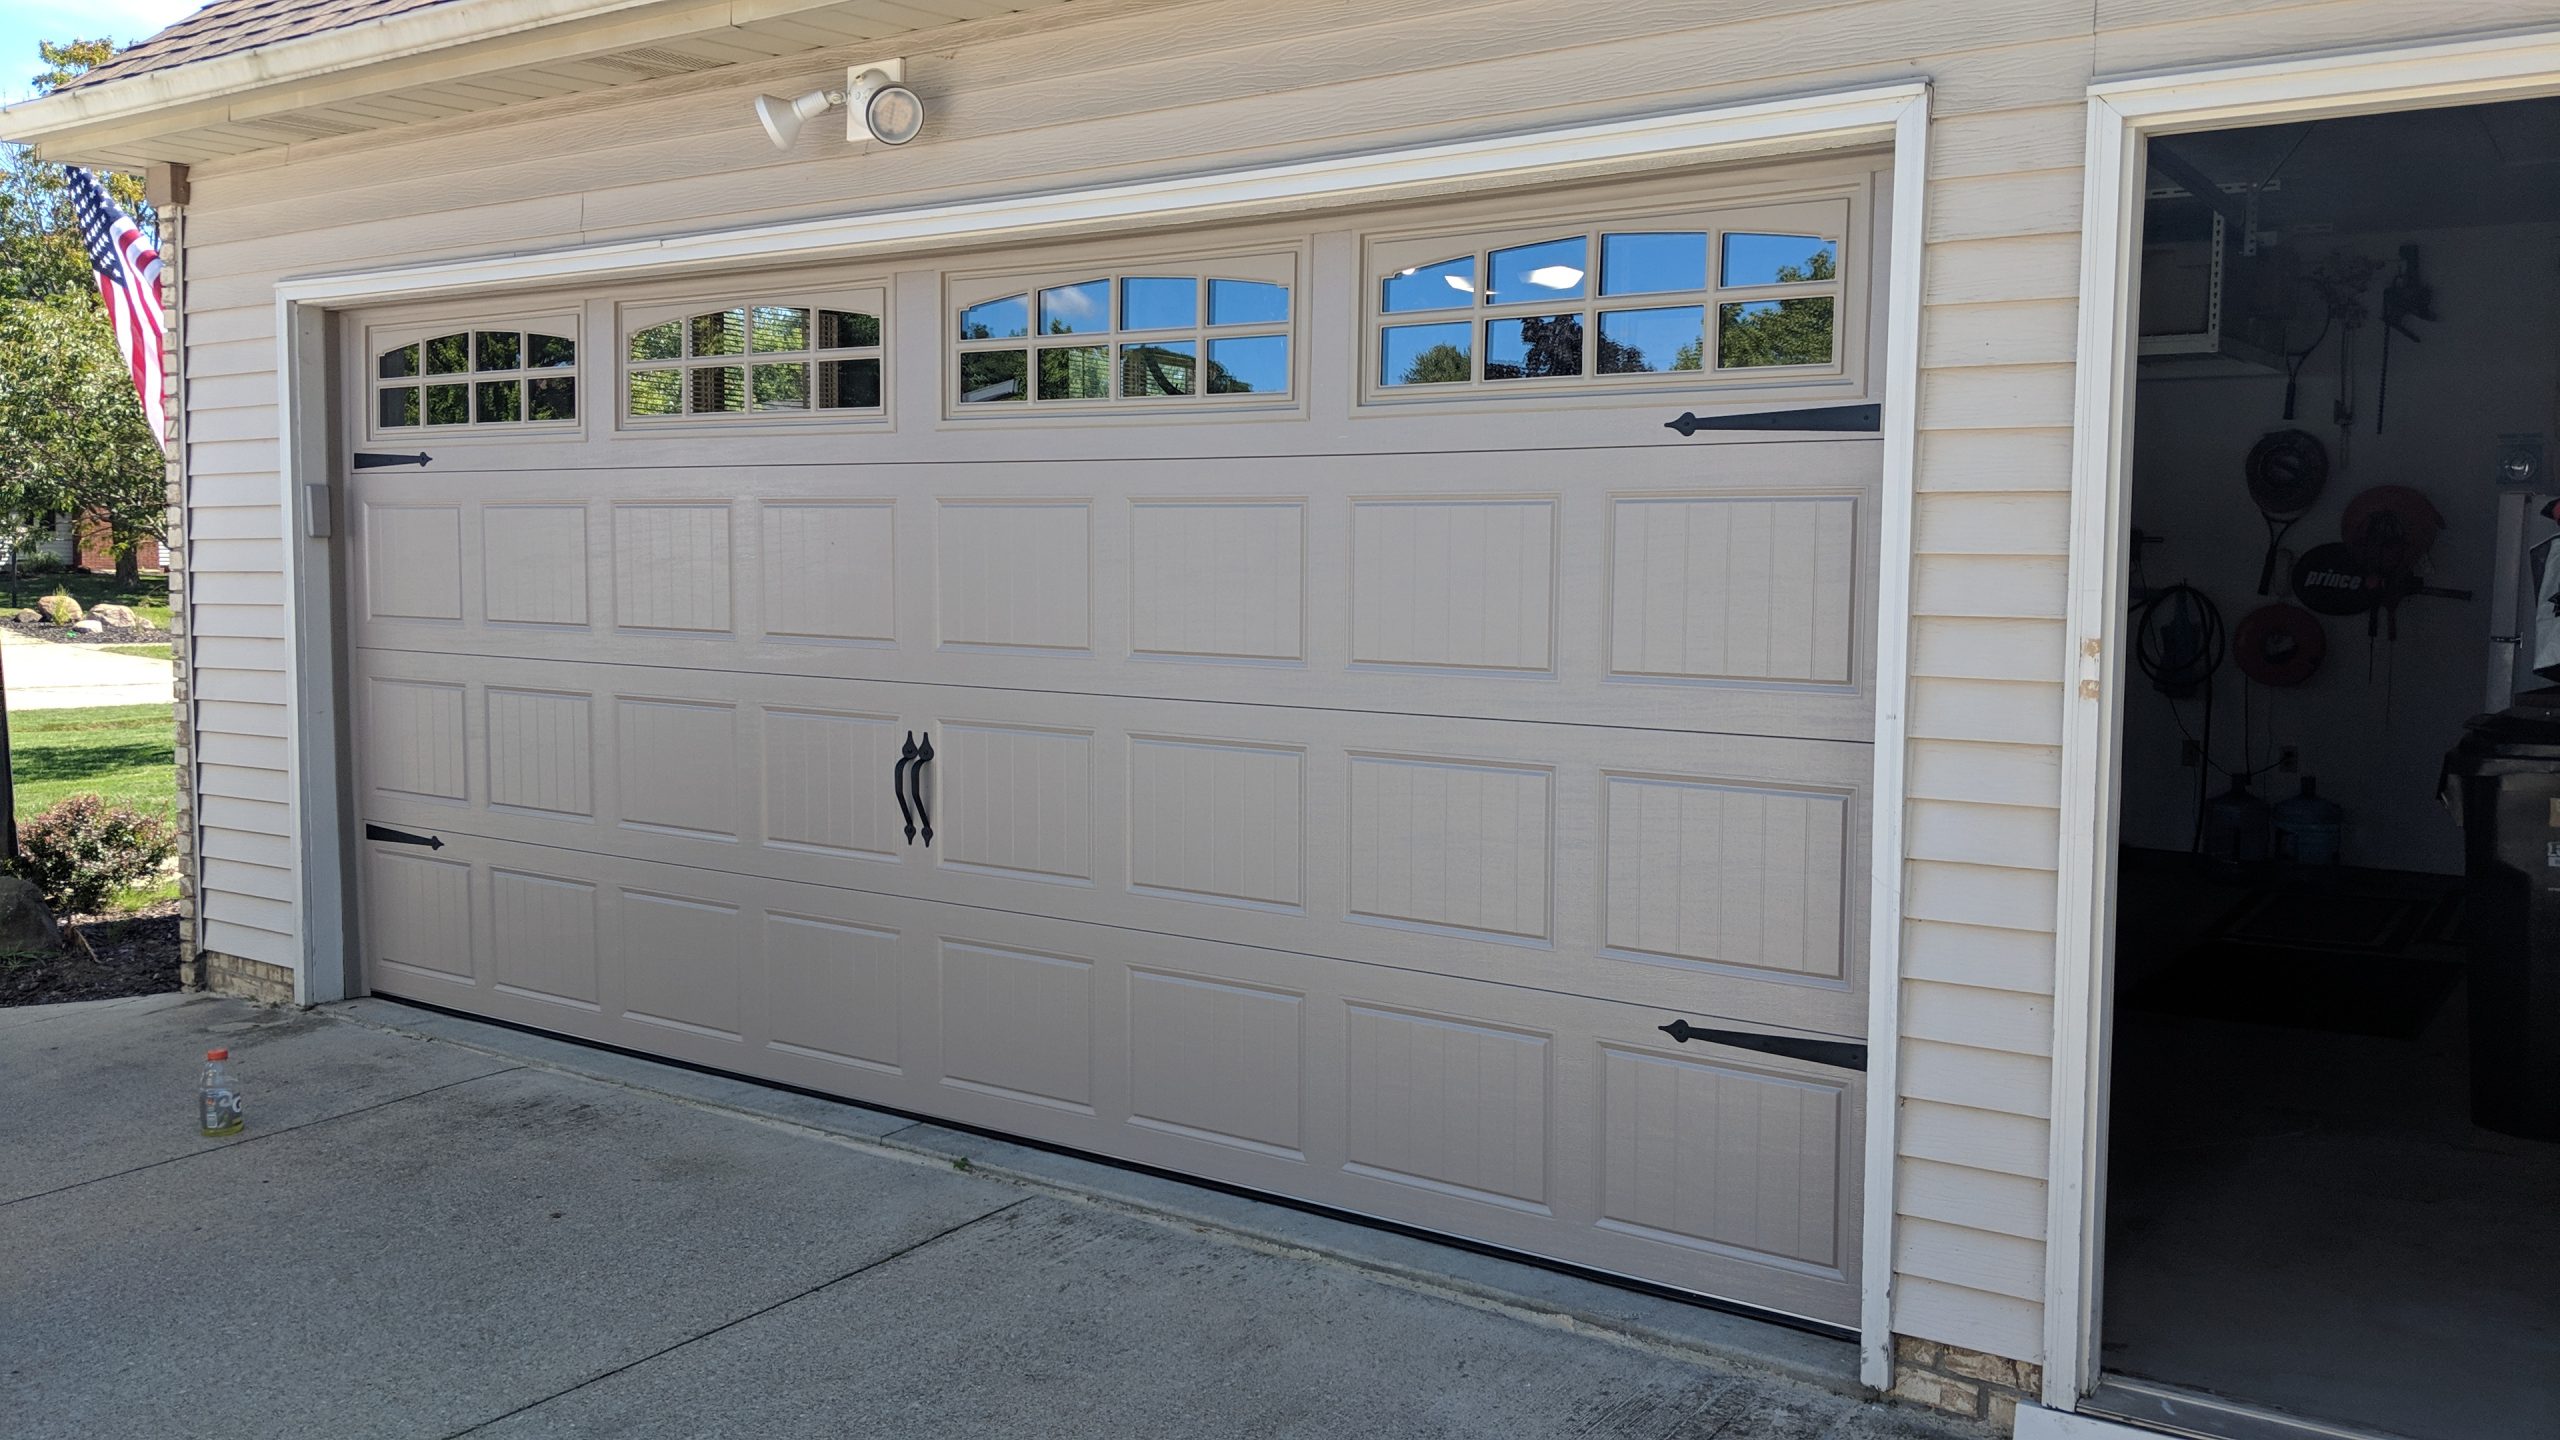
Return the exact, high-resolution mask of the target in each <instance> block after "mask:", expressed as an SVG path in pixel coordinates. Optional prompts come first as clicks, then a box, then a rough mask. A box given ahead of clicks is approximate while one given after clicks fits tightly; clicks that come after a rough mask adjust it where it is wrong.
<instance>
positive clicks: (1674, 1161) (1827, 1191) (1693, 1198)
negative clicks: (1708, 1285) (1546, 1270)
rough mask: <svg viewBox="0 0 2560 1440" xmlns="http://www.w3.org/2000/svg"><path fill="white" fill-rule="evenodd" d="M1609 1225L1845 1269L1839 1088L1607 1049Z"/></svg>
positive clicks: (1605, 1189) (1604, 1170)
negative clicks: (1843, 1257) (1841, 1232)
mask: <svg viewBox="0 0 2560 1440" xmlns="http://www.w3.org/2000/svg"><path fill="white" fill-rule="evenodd" d="M1602 1054H1603V1056H1604V1057H1605V1058H1604V1060H1603V1070H1602V1077H1601V1083H1602V1088H1603V1091H1604V1100H1603V1105H1604V1109H1605V1113H1604V1115H1603V1117H1602V1121H1601V1125H1602V1141H1601V1143H1602V1147H1603V1149H1602V1165H1601V1174H1602V1179H1601V1197H1600V1201H1601V1204H1600V1209H1601V1214H1602V1216H1603V1217H1605V1218H1603V1220H1602V1221H1601V1223H1602V1224H1603V1225H1605V1226H1610V1227H1614V1228H1620V1229H1627V1230H1632V1231H1635V1232H1638V1233H1641V1234H1644V1235H1646V1236H1649V1237H1651V1238H1654V1239H1659V1240H1668V1241H1671V1242H1673V1243H1675V1244H1687V1245H1704V1246H1716V1247H1729V1248H1732V1249H1735V1250H1743V1251H1749V1252H1752V1253H1754V1254H1758V1255H1773V1256H1778V1257H1780V1258H1782V1259H1786V1260H1792V1261H1796V1262H1798V1263H1801V1264H1805V1265H1816V1266H1822V1267H1824V1268H1828V1269H1837V1268H1839V1267H1840V1266H1841V1263H1842V1260H1841V1253H1840V1231H1841V1213H1840V1199H1841V1197H1840V1161H1841V1133H1840V1132H1841V1125H1842V1123H1843V1114H1842V1109H1843V1097H1842V1095H1841V1091H1840V1087H1838V1086H1837V1085H1831V1084H1826V1083H1822V1082H1819V1081H1812V1080H1804V1079H1799V1078H1796V1077H1793V1076H1786V1075H1775V1074H1769V1073H1765V1072H1761V1071H1755V1070H1747V1069H1742V1068H1738V1067H1728V1066H1722V1065H1715V1064H1710V1063H1706V1062H1702V1061H1696V1060H1686V1059H1680V1058H1677V1057H1674V1056H1669V1055H1654V1054H1647V1053H1641V1052H1636V1051H1629V1050H1619V1049H1615V1048H1608V1049H1604V1050H1603V1051H1602Z"/></svg>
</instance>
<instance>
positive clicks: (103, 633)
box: [0, 610, 169, 645]
mask: <svg viewBox="0 0 2560 1440" xmlns="http://www.w3.org/2000/svg"><path fill="white" fill-rule="evenodd" d="M10 613H11V612H9V611H6V610H0V625H6V626H8V627H9V628H10V629H12V630H15V631H17V632H18V633H19V634H21V635H32V636H34V637H35V638H36V639H38V640H51V641H53V642H54V643H55V644H57V645H166V644H168V643H169V632H168V631H166V630H163V629H160V628H159V627H158V626H154V625H137V626H134V627H133V628H132V629H129V630H119V629H117V628H116V627H114V626H112V625H110V626H108V627H107V628H106V629H104V630H74V629H71V628H70V627H68V626H65V625H56V624H54V623H52V622H51V621H41V620H40V621H38V622H36V623H35V624H33V625H21V624H19V623H18V622H17V621H16V620H14V619H11V618H9V615H10Z"/></svg>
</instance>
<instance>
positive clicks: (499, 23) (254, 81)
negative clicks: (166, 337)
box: [0, 0, 824, 159]
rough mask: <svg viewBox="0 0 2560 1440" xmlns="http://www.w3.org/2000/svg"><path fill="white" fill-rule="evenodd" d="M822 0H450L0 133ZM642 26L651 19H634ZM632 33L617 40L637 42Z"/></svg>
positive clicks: (779, 10)
mask: <svg viewBox="0 0 2560 1440" xmlns="http://www.w3.org/2000/svg"><path fill="white" fill-rule="evenodd" d="M819 3H824V0H452V3H450V4H444V5H431V6H428V7H426V8H425V9H421V10H412V11H408V12H406V13H404V14H400V15H392V16H386V17H384V18H382V19H379V20H367V21H362V22H359V23H357V24H353V25H347V26H343V27H340V28H338V29H335V30H327V31H323V32H321V33H320V34H317V35H307V36H303V37H300V38H298V39H293V40H285V41H279V42H277V43H275V44H271V45H263V46H259V47H257V48H254V49H250V50H242V51H236V52H234V53H231V54H228V55H216V56H212V57H210V58H208V59H204V60H196V61H188V62H182V63H180V64H177V65H173V66H170V67H168V68H166V69H161V70H146V71H143V72H141V73H139V74H136V75H132V76H128V77H124V78H121V79H112V80H105V81H101V82H99V83H97V84H95V85H83V86H80V87H77V88H75V89H71V90H63V91H57V92H55V93H53V94H50V95H43V96H38V97H37V98H35V99H32V100H25V101H21V102H19V103H18V104H16V105H11V106H8V107H5V108H0V138H5V139H9V140H16V141H21V142H24V143H27V144H30V145H33V146H35V147H36V150H37V153H38V154H39V155H42V156H44V157H45V158H48V159H56V158H69V157H68V156H66V155H63V154H57V153H56V152H57V151H60V150H62V149H63V147H66V146H71V145H77V144H80V143H82V137H83V136H90V135H96V134H98V133H100V132H103V131H116V132H121V133H122V134H125V135H130V134H132V133H133V130H134V127H135V125H136V122H146V123H147V122H148V120H149V119H150V117H154V116H162V117H166V118H167V119H168V120H170V121H171V122H172V128H175V127H176V126H177V125H182V124H185V123H188V120H189V119H194V118H199V117H194V116H191V117H183V118H182V117H181V115H180V114H179V113H178V112H199V116H200V117H201V118H205V119H215V120H218V119H220V118H222V116H221V115H219V114H217V115H211V116H201V112H204V111H207V110H208V109H219V110H222V111H225V112H227V110H228V107H229V105H230V103H231V102H233V101H236V100H239V99H241V98H242V97H245V96H249V95H253V94H255V93H257V92H260V91H265V90H271V89H275V88H277V87H280V86H298V85H308V84H310V83H312V82H313V81H317V80H323V79H328V78H331V77H351V76H352V75H353V74H354V73H355V72H360V71H365V70H369V69H377V68H379V69H382V70H384V72H385V73H384V76H383V79H384V81H385V84H386V88H387V86H388V84H389V83H390V82H391V81H392V78H393V77H392V75H391V73H390V72H391V71H393V70H396V69H398V68H399V67H401V66H402V65H403V63H404V62H411V61H417V60H420V59H423V58H424V57H427V56H431V55H439V54H448V55H449V54H450V53H451V52H454V51H457V50H460V49H462V48H464V47H468V46H473V45H480V44H485V43H487V42H490V41H495V40H503V39H506V38H508V37H511V36H523V35H526V34H528V33H530V32H536V31H554V30H564V29H571V28H586V27H588V26H593V25H597V24H599V23H602V22H609V21H616V20H619V21H622V22H624V23H625V24H626V25H630V24H631V22H635V21H637V22H645V21H647V20H648V19H649V18H651V17H650V15H649V13H648V12H660V13H661V14H662V15H663V18H664V21H665V24H664V27H663V28H664V29H665V30H666V32H667V33H670V34H672V33H679V32H684V31H699V30H702V29H705V28H719V27H722V26H726V25H731V24H737V23H741V22H743V21H750V20H756V19H764V18H770V17H773V16H778V15H787V14H790V13H792V12H793V11H797V10H804V9H809V8H813V6H814V5H816V4H819ZM634 28H639V29H642V30H644V31H645V30H646V29H650V28H658V27H651V26H647V25H645V23H644V24H642V25H639V26H636V27H634ZM643 38H644V37H641V36H633V37H629V38H625V39H621V40H618V42H617V43H640V42H641V40H642V39H643Z"/></svg>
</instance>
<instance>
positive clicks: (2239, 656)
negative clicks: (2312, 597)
mask: <svg viewBox="0 0 2560 1440" xmlns="http://www.w3.org/2000/svg"><path fill="white" fill-rule="evenodd" d="M2231 650H2232V657H2233V659H2234V661H2235V662H2236V663H2237V664H2238V665H2239V666H2240V673H2241V674H2243V675H2246V676H2248V677H2249V678H2250V679H2252V680H2255V681H2256V682H2258V683H2259V684H2261V685H2264V686H2266V687H2267V688H2269V689H2271V690H2282V689H2286V688H2289V687H2291V686H2295V685H2299V684H2301V683H2302V682H2303V681H2305V680H2308V679H2310V678H2311V677H2312V676H2313V675H2315V674H2317V673H2319V670H2320V662H2321V661H2322V660H2325V659H2327V658H2328V656H2329V636H2328V633H2327V632H2326V631H2324V630H2322V629H2321V628H2320V617H2319V616H2317V615H2314V614H2312V613H2311V612H2310V611H2308V610H2305V609H2303V608H2302V607H2301V606H2299V605H2284V604H2276V605H2261V606H2259V607H2258V608H2257V609H2255V610H2252V611H2250V612H2249V614H2248V616H2247V618H2245V619H2243V620H2242V621H2241V622H2240V630H2239V633H2238V634H2237V635H2235V636H2234V637H2233V638H2232V643H2231Z"/></svg>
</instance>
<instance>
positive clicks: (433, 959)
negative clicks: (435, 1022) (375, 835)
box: [365, 847, 474, 982]
mask: <svg viewBox="0 0 2560 1440" xmlns="http://www.w3.org/2000/svg"><path fill="white" fill-rule="evenodd" d="M366 872H367V873H366V876H365V878H366V882H367V883H366V886H365V901H366V910H367V912H368V913H367V914H366V916H365V935H366V938H367V939H368V941H369V942H370V944H371V958H372V959H374V960H376V961H379V962H381V963H383V964H386V965H398V966H401V967H403V968H405V969H411V970H427V971H433V972H435V973H437V974H440V975H444V976H448V977H451V978H454V979H458V980H462V981H465V982H468V981H469V980H470V979H471V978H472V974H473V970H474V966H473V965H472V956H471V867H470V866H468V865H465V864H463V863H462V862H461V861H459V860H439V859H436V858H434V857H433V856H428V855H409V854H403V853H400V852H398V851H392V850H384V849H380V848H378V847H377V848H375V849H372V850H369V851H367V852H366Z"/></svg>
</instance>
